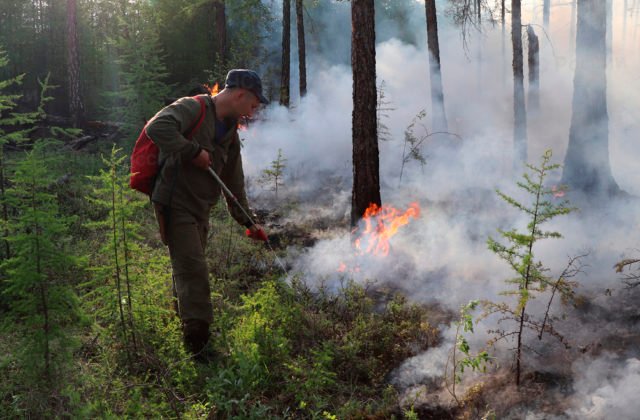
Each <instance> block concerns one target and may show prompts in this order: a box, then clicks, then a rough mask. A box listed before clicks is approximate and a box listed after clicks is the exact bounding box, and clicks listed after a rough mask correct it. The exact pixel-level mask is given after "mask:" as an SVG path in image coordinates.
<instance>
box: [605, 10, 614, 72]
mask: <svg viewBox="0 0 640 420" xmlns="http://www.w3.org/2000/svg"><path fill="white" fill-rule="evenodd" d="M604 1H606V3H607V17H606V19H607V66H611V60H612V58H613V54H612V50H613V48H612V43H613V29H612V28H613V24H612V19H611V17H612V16H613V0H604Z"/></svg>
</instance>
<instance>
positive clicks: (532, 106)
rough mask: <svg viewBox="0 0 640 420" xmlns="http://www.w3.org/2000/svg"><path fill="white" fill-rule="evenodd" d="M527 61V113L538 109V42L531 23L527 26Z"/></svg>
mask: <svg viewBox="0 0 640 420" xmlns="http://www.w3.org/2000/svg"><path fill="white" fill-rule="evenodd" d="M527 39H528V41H529V45H528V49H527V52H528V63H529V102H528V104H529V113H530V114H531V113H536V112H538V111H539V110H540V43H539V41H538V36H537V35H536V33H535V31H534V30H533V27H532V26H531V25H529V26H527Z"/></svg>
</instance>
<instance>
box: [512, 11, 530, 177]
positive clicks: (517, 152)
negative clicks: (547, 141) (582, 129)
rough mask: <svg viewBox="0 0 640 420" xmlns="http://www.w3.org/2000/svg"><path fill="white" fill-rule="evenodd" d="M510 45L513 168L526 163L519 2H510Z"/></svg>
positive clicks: (520, 166)
mask: <svg viewBox="0 0 640 420" xmlns="http://www.w3.org/2000/svg"><path fill="white" fill-rule="evenodd" d="M511 45H512V49H513V64H512V66H513V115H514V121H513V144H514V168H515V169H516V170H517V171H520V168H522V167H523V165H524V164H525V163H526V162H527V111H526V109H525V104H524V70H523V61H524V58H523V56H522V16H521V3H520V0H511Z"/></svg>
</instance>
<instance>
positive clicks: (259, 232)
mask: <svg viewBox="0 0 640 420" xmlns="http://www.w3.org/2000/svg"><path fill="white" fill-rule="evenodd" d="M245 235H247V236H248V237H249V238H251V239H253V240H255V241H263V242H268V241H269V238H267V234H266V233H264V229H262V226H260V225H253V226H251V227H250V228H249V229H247V231H246V232H245Z"/></svg>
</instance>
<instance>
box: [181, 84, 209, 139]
mask: <svg viewBox="0 0 640 420" xmlns="http://www.w3.org/2000/svg"><path fill="white" fill-rule="evenodd" d="M193 98H194V99H195V100H197V101H198V102H199V103H200V115H199V116H198V119H197V120H196V121H195V122H194V123H193V124H192V125H191V127H189V130H188V131H187V133H186V134H185V137H186V138H188V139H189V140H191V139H192V138H193V135H194V134H195V133H196V132H197V131H198V129H199V128H200V126H201V125H202V122H203V121H204V115H205V104H204V99H203V98H202V96H200V95H198V96H193Z"/></svg>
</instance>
